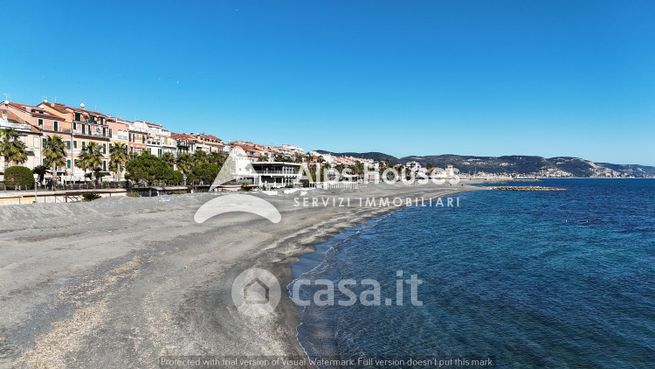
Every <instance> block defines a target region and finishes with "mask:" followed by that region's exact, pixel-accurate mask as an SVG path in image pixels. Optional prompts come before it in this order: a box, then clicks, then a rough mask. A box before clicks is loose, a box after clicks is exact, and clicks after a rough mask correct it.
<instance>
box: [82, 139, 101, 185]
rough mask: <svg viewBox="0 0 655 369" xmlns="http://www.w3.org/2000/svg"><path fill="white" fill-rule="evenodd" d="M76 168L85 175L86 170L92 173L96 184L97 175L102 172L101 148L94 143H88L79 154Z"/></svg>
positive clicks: (98, 176) (98, 177)
mask: <svg viewBox="0 0 655 369" xmlns="http://www.w3.org/2000/svg"><path fill="white" fill-rule="evenodd" d="M77 166H78V167H80V168H82V170H84V173H85V175H86V171H87V170H91V171H93V173H94V174H95V180H96V184H97V183H98V180H99V179H100V174H99V173H100V171H101V170H102V146H100V145H99V144H97V143H95V142H89V144H88V145H86V147H84V148H83V149H82V152H80V156H79V157H78V163H77Z"/></svg>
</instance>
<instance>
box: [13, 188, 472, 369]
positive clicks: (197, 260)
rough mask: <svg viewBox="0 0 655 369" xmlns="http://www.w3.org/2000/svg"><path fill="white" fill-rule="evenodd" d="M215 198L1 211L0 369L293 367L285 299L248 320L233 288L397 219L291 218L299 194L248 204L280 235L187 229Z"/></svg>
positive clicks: (251, 224) (238, 216)
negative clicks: (256, 361) (276, 216)
mask: <svg viewBox="0 0 655 369" xmlns="http://www.w3.org/2000/svg"><path fill="white" fill-rule="evenodd" d="M480 189H481V188H479V187H472V186H464V185H458V186H447V185H446V186H443V185H442V186H437V185H432V184H430V185H424V186H401V185H397V186H396V185H369V186H367V187H364V188H360V189H358V190H352V191H344V190H340V191H337V190H329V191H311V192H310V194H309V196H325V197H335V196H352V197H362V196H400V197H405V196H407V197H410V196H425V197H426V198H427V197H432V198H436V197H440V196H448V195H451V194H454V193H459V192H463V191H470V190H480ZM215 196H217V195H215V194H196V195H178V196H172V197H168V196H167V197H161V198H149V199H132V198H122V199H107V200H102V201H97V202H92V203H76V204H56V205H55V204H50V205H42V206H25V207H10V208H3V209H0V220H2V221H3V223H2V224H3V229H2V230H0V256H2V257H1V258H0V260H2V261H1V262H0V287H2V292H0V301H3V303H9V304H7V305H10V306H8V307H7V308H6V310H7V311H3V314H2V317H1V318H0V367H11V366H16V367H38V366H39V365H41V364H43V363H45V362H47V363H48V366H49V367H51V368H64V367H65V368H68V367H80V368H82V367H89V366H98V363H99V362H102V363H103V365H102V366H111V367H115V366H123V367H126V366H134V365H136V366H139V367H153V368H154V367H159V362H158V360H159V358H160V357H162V356H196V355H208V356H260V355H261V356H282V355H284V356H303V355H304V351H303V350H302V347H301V346H300V344H299V342H298V340H297V338H296V335H295V332H296V327H297V325H298V315H297V311H296V306H295V305H293V303H292V302H291V301H290V299H289V298H288V296H287V295H286V294H283V298H282V301H281V303H280V305H278V308H277V310H276V311H277V313H276V314H275V315H272V316H269V317H265V318H261V319H248V318H245V317H243V316H242V315H240V314H239V313H238V312H237V311H236V309H235V308H234V306H233V304H232V302H231V297H230V287H231V281H232V280H233V279H234V277H235V276H236V275H238V274H239V273H240V272H241V271H243V270H245V269H248V268H250V267H253V266H257V267H260V268H264V269H268V270H270V271H271V272H272V273H273V274H274V275H276V276H277V277H278V279H279V280H280V282H281V285H282V286H286V285H288V283H289V282H290V281H291V280H292V278H293V276H292V272H291V267H290V265H291V264H292V263H294V262H296V261H298V258H299V257H300V256H301V255H304V254H307V253H310V252H312V251H313V250H314V246H315V245H316V244H317V243H320V242H322V241H324V240H327V239H329V238H330V237H332V236H333V235H335V234H336V233H338V232H339V231H341V230H343V229H345V228H349V227H352V226H354V225H356V224H359V223H361V222H362V221H364V220H366V219H369V218H371V217H374V216H378V215H381V214H383V213H387V212H389V211H393V210H394V209H396V208H394V207H389V208H358V207H343V208H341V207H336V208H330V207H320V208H297V207H294V206H293V201H292V198H293V197H294V196H297V194H296V195H294V194H288V195H281V196H272V197H266V196H265V195H258V196H263V198H265V199H266V200H268V201H270V202H271V203H273V204H274V205H275V206H276V207H277V208H278V209H279V210H280V212H281V214H282V221H281V222H280V223H279V224H270V223H268V222H267V221H266V220H263V219H260V218H258V217H256V216H254V215H250V214H243V213H235V214H230V215H224V216H222V217H218V218H215V219H212V220H210V221H207V222H206V223H204V224H195V223H193V213H194V212H195V210H197V208H198V207H199V206H200V205H202V203H204V202H205V201H207V200H209V199H212V198H214V197H215ZM219 196H220V195H219ZM80 234H84V237H82V239H80V237H79V235H80ZM26 250H27V251H26ZM3 305H4V304H3ZM3 310H5V308H3Z"/></svg>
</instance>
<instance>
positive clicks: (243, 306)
mask: <svg viewBox="0 0 655 369" xmlns="http://www.w3.org/2000/svg"><path fill="white" fill-rule="evenodd" d="M280 297H281V290H280V283H279V282H278V280H277V278H275V276H274V275H273V274H272V273H271V272H269V271H268V270H265V269H260V268H250V269H247V270H245V271H243V272H242V273H241V274H239V275H238V276H237V277H236V278H235V279H234V282H232V301H233V302H234V306H236V308H237V310H238V311H239V312H240V313H241V314H244V315H248V316H251V317H261V316H265V315H269V314H271V313H273V311H274V310H275V307H276V306H277V304H278V303H279V302H280Z"/></svg>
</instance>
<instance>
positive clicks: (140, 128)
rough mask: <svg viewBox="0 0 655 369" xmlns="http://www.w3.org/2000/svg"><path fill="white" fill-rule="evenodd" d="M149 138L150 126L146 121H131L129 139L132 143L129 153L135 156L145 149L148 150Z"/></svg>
mask: <svg viewBox="0 0 655 369" xmlns="http://www.w3.org/2000/svg"><path fill="white" fill-rule="evenodd" d="M147 139H148V126H147V125H146V124H145V122H130V123H129V134H128V140H129V142H130V145H129V147H128V155H129V156H130V157H131V158H133V157H135V156H139V155H141V154H142V153H143V152H144V151H147V150H148V145H147V144H146V141H147Z"/></svg>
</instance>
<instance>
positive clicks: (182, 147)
mask: <svg viewBox="0 0 655 369" xmlns="http://www.w3.org/2000/svg"><path fill="white" fill-rule="evenodd" d="M171 138H172V139H173V140H175V142H176V145H177V155H180V154H182V153H187V154H189V155H193V154H194V153H195V152H196V150H203V149H206V146H205V145H201V144H199V143H198V140H197V139H196V138H195V137H194V136H191V135H188V134H186V133H173V134H171Z"/></svg>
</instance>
